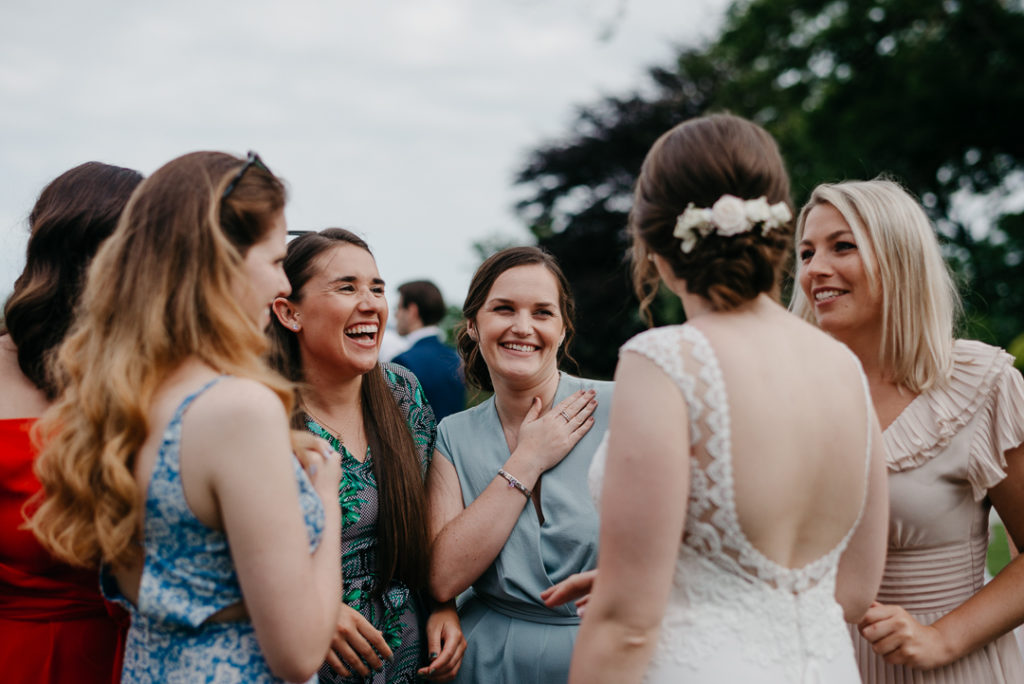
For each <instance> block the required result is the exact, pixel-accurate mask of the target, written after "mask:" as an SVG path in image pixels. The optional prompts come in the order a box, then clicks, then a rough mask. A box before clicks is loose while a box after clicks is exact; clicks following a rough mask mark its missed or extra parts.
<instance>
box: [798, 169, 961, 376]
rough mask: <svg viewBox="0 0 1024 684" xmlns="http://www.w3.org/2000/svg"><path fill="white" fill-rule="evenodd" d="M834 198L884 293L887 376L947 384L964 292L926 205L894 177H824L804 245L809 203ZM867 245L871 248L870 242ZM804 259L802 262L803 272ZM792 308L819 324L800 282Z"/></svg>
mask: <svg viewBox="0 0 1024 684" xmlns="http://www.w3.org/2000/svg"><path fill="white" fill-rule="evenodd" d="M820 204H829V205H831V206H832V207H834V208H835V209H836V211H838V212H839V213H840V214H841V215H842V217H843V219H845V220H846V223H847V224H848V225H849V226H850V230H851V231H852V232H853V235H854V238H855V239H856V241H857V244H858V245H860V246H861V248H862V251H863V252H866V253H865V254H864V259H863V261H864V272H865V274H866V275H867V279H868V282H869V284H870V286H871V287H872V288H873V289H874V290H875V291H876V292H877V291H878V289H879V288H880V289H881V293H882V344H881V348H880V349H879V352H878V353H879V362H880V363H881V365H882V367H883V368H884V369H886V371H887V372H888V375H889V379H890V380H892V381H893V382H895V383H896V384H897V385H899V386H901V387H905V388H907V389H908V390H910V391H912V392H916V393H919V392H924V391H925V390H927V389H929V388H931V387H937V386H943V385H944V384H945V383H946V382H947V381H948V379H949V374H950V372H951V370H952V365H953V336H954V325H955V323H956V320H957V317H958V315H959V312H960V296H959V294H958V292H957V289H956V285H955V284H954V282H953V278H952V277H951V275H950V272H949V268H948V266H947V265H946V262H945V260H943V258H942V253H941V250H940V248H939V241H938V239H937V238H936V235H935V231H934V229H933V228H932V224H931V221H929V220H928V216H927V215H926V214H925V212H924V209H923V208H922V207H921V205H920V204H919V203H918V202H917V200H916V199H914V197H913V196H912V195H910V193H909V192H907V191H906V190H905V189H903V187H901V186H900V185H899V184H898V183H894V182H892V181H890V180H885V179H875V180H870V181H845V182H842V183H824V184H822V185H819V186H818V187H816V188H815V189H814V192H812V193H811V198H810V199H809V200H808V201H807V204H806V205H804V207H803V209H801V210H800V216H799V218H798V219H797V224H796V244H797V245H798V247H797V249H798V250H799V244H800V240H802V239H803V234H804V225H805V223H806V221H807V215H808V214H809V213H810V211H811V209H813V208H814V207H816V206H818V205H820ZM864 246H867V248H868V249H867V250H864V249H863V248H864ZM800 267H801V266H800V264H799V260H798V264H797V269H798V273H799V269H800ZM789 308H790V310H791V311H792V312H793V313H795V314H796V315H798V316H800V317H801V318H803V319H804V320H806V321H808V322H810V323H813V324H817V320H816V318H815V316H814V310H813V308H812V306H811V304H810V302H808V300H807V297H806V296H805V295H804V293H803V290H802V289H801V288H799V287H796V288H794V293H793V298H792V300H791V301H790V305H789Z"/></svg>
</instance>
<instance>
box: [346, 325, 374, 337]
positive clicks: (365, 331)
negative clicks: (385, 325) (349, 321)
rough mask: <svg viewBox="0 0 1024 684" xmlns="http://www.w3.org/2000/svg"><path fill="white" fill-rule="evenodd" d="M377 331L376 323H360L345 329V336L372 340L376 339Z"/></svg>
mask: <svg viewBox="0 0 1024 684" xmlns="http://www.w3.org/2000/svg"><path fill="white" fill-rule="evenodd" d="M378 330H380V326H379V325H377V324H376V323H360V324H358V325H353V326H352V327H351V328H346V329H345V334H346V335H348V336H349V337H352V338H359V339H363V340H373V339H376V337H377V331H378Z"/></svg>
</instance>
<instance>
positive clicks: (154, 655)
mask: <svg viewBox="0 0 1024 684" xmlns="http://www.w3.org/2000/svg"><path fill="white" fill-rule="evenodd" d="M218 380H220V378H216V379H214V380H213V381H211V382H209V383H207V384H206V385H205V386H203V387H202V388H200V389H199V390H198V391H196V392H195V393H193V394H191V395H190V396H188V397H186V398H185V400H184V401H182V402H181V405H180V406H179V407H178V409H177V411H176V412H175V414H174V417H173V418H172V419H171V421H170V423H169V424H168V425H167V429H166V430H165V431H164V436H163V442H162V444H161V445H160V450H159V452H158V454H157V458H156V464H155V466H154V469H153V475H152V477H151V479H150V482H149V490H148V492H147V494H146V511H145V523H144V534H143V541H142V544H143V549H144V552H145V559H144V561H143V569H142V580H141V583H140V585H139V596H138V605H132V604H131V602H129V601H128V600H126V599H125V598H124V596H123V595H122V594H121V593H120V591H119V589H118V586H117V583H116V581H115V580H114V578H113V576H112V575H111V574H110V573H109V569H107V568H104V570H103V572H102V576H101V581H102V585H103V591H104V594H105V595H106V596H107V597H108V598H110V599H111V600H114V601H117V602H118V603H120V604H121V605H123V606H124V607H125V608H127V609H128V611H129V612H130V613H131V620H132V622H131V629H130V630H129V631H128V639H127V643H126V644H125V658H124V668H123V670H122V673H121V678H122V679H121V680H122V682H126V683H127V682H160V683H165V684H178V683H181V684H184V683H186V682H187V683H189V684H192V683H194V682H216V683H217V684H224V683H227V682H246V683H247V684H248V683H263V682H279V681H281V680H280V679H278V678H277V677H275V676H274V675H273V674H272V673H271V671H270V668H269V666H268V665H267V662H266V660H265V659H264V658H263V654H262V653H261V652H260V646H259V643H258V642H257V640H256V634H255V632H254V630H253V626H252V622H250V621H248V620H245V621H237V622H207V619H208V618H209V617H210V616H212V615H213V614H214V613H216V612H217V611H219V610H222V609H224V608H226V607H228V606H231V605H233V604H236V603H239V602H240V601H242V591H241V587H240V586H239V584H238V576H237V575H236V574H235V568H234V565H233V564H232V562H231V554H230V550H229V548H228V539H227V537H226V536H225V534H224V533H223V532H221V531H219V530H213V529H210V528H209V527H207V526H206V525H204V524H203V523H202V522H200V521H199V520H198V519H197V518H196V517H195V515H194V514H193V513H192V511H191V510H190V509H189V507H188V504H187V503H186V501H185V493H184V491H183V490H182V486H181V473H180V469H179V454H180V444H181V421H182V416H183V415H184V413H185V410H186V409H187V408H188V407H189V405H190V404H191V403H192V401H193V400H195V398H196V397H197V396H199V395H200V394H202V393H203V392H204V391H206V390H207V389H209V388H210V387H211V386H212V385H213V384H214V383H216V382H217V381H218ZM293 460H294V457H293ZM293 466H294V470H295V480H296V482H297V483H298V487H299V502H300V504H301V507H302V516H303V519H304V521H305V524H306V531H307V533H308V535H309V548H310V553H312V552H313V551H314V550H315V549H316V547H317V546H318V545H319V543H320V536H321V534H322V532H323V527H324V509H323V504H322V503H321V501H320V498H319V497H318V496H317V494H316V492H315V491H314V490H313V486H312V484H311V483H310V481H309V478H308V477H306V474H305V472H304V471H303V470H302V467H301V466H300V465H299V463H298V461H297V460H294V462H293ZM309 681H311V682H313V681H316V677H311V678H310V680H309Z"/></svg>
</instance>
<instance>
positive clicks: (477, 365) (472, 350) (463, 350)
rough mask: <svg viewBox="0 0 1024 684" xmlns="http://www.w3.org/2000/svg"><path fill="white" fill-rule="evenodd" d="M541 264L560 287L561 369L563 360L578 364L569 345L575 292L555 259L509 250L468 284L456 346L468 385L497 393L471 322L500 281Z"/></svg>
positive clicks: (534, 252)
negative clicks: (472, 334) (517, 270)
mask: <svg viewBox="0 0 1024 684" xmlns="http://www.w3.org/2000/svg"><path fill="white" fill-rule="evenodd" d="M533 264H540V265H541V266H543V267H544V268H546V269H548V270H549V271H550V272H551V275H553V276H555V282H556V283H557V284H558V308H559V310H560V311H561V314H562V321H563V322H564V323H565V340H563V342H562V345H561V346H560V347H559V348H558V365H559V367H561V365H562V361H563V359H569V360H570V361H572V362H573V363H576V360H575V359H573V358H572V355H570V354H569V351H568V350H569V345H570V344H571V343H572V339H573V337H574V336H575V334H576V325H575V320H576V302H575V300H573V298H572V290H571V289H570V288H569V281H568V280H567V279H566V277H565V274H564V273H562V268H561V267H560V266H559V265H558V262H557V261H556V260H555V257H554V256H553V255H552V254H551V252H548V251H547V250H545V249H542V248H540V247H509V248H508V249H503V250H501V251H500V252H496V253H494V254H492V255H491V256H489V257H487V259H486V260H485V261H484V263H482V264H480V267H479V268H477V269H476V273H474V274H473V279H472V280H471V281H470V283H469V291H468V292H467V293H466V302H465V304H463V305H462V322H461V323H460V324H459V326H458V328H457V329H456V333H455V346H456V348H457V349H458V352H459V356H460V357H461V358H462V364H463V368H464V371H465V374H466V382H468V383H470V384H472V385H474V386H476V387H479V388H480V389H482V390H486V391H488V392H490V391H493V390H494V385H493V384H492V383H491V374H490V372H489V371H488V370H487V363H486V362H485V361H484V357H483V356H482V355H481V354H480V345H479V344H477V341H476V340H474V339H473V338H472V337H470V336H469V327H468V325H467V324H468V322H469V321H475V320H476V315H477V312H479V311H480V309H481V308H483V305H484V302H486V301H487V295H488V294H490V292H491V287H492V286H493V285H494V281H496V280H497V279H498V277H499V276H500V275H501V274H502V273H504V272H505V271H508V270H510V269H513V268H516V267H517V266H531V265H533Z"/></svg>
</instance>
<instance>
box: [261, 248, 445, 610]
mask: <svg viewBox="0 0 1024 684" xmlns="http://www.w3.org/2000/svg"><path fill="white" fill-rule="evenodd" d="M339 245H353V246H355V247H358V248H360V249H363V250H365V251H366V252H367V253H369V254H370V255H371V256H372V255H373V253H372V252H370V247H369V245H367V244H366V242H365V241H364V240H363V239H362V238H360V237H359V236H358V235H356V234H355V233H353V232H351V231H348V230H345V229H344V228H327V229H325V230H322V231H320V232H318V233H306V234H304V235H302V236H300V237H297V238H295V239H294V240H292V241H291V242H290V243H288V254H287V256H285V260H284V272H285V274H286V275H287V276H288V282H289V283H290V284H291V286H292V292H291V295H290V296H289V297H288V299H289V300H290V301H293V302H300V301H302V297H303V288H304V287H305V285H306V283H307V282H309V279H310V278H312V277H313V276H314V275H315V274H316V272H317V268H318V257H319V256H320V255H322V254H324V253H326V252H327V251H329V250H330V249H332V248H334V247H338V246H339ZM271 318H272V324H271V329H270V335H271V339H272V340H273V349H272V352H271V364H272V365H273V366H275V367H276V368H277V369H278V370H279V371H280V372H281V373H282V374H283V375H284V376H285V377H286V378H288V379H289V380H291V381H293V382H295V383H297V384H298V386H299V389H298V393H299V403H300V404H301V399H302V383H303V382H304V381H305V378H304V376H303V372H302V355H301V352H300V349H299V340H298V337H297V336H296V335H295V333H294V332H292V331H290V330H288V329H287V328H286V327H285V326H283V325H282V324H281V322H280V321H279V320H278V319H277V317H276V316H272V317H271ZM381 332H383V331H381ZM359 396H360V401H361V402H362V409H363V421H364V428H365V429H366V437H367V441H368V442H369V445H370V453H371V454H372V455H373V474H374V476H375V477H376V479H377V489H378V494H379V509H380V513H379V515H378V519H377V529H378V535H379V544H378V547H379V549H380V553H379V555H378V563H379V565H378V571H377V581H376V584H375V587H374V591H375V592H376V593H378V594H380V593H382V592H383V591H384V590H385V589H386V588H387V587H388V585H389V584H391V582H392V580H393V579H395V578H397V579H399V580H401V581H402V582H404V583H405V584H406V585H407V586H408V587H410V588H412V589H422V588H424V587H425V586H426V583H427V572H428V568H429V566H430V563H429V543H428V541H427V536H428V533H427V500H426V490H425V488H424V486H423V474H422V471H421V470H420V465H419V454H418V452H417V450H416V445H415V443H414V442H413V439H412V435H411V434H410V432H409V426H408V424H407V423H406V421H405V417H404V416H403V415H402V411H401V409H399V407H398V402H397V401H395V397H394V395H393V394H391V390H390V389H388V385H387V383H386V382H385V380H384V372H383V370H382V369H381V365H380V362H379V361H378V362H377V364H376V365H375V366H374V367H373V369H372V370H370V372H368V373H366V374H365V375H363V380H362V383H361V385H360V390H359ZM300 408H301V406H297V408H296V411H295V412H293V414H292V427H294V428H296V429H305V427H306V425H305V421H304V419H303V414H302V411H301V410H300Z"/></svg>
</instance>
